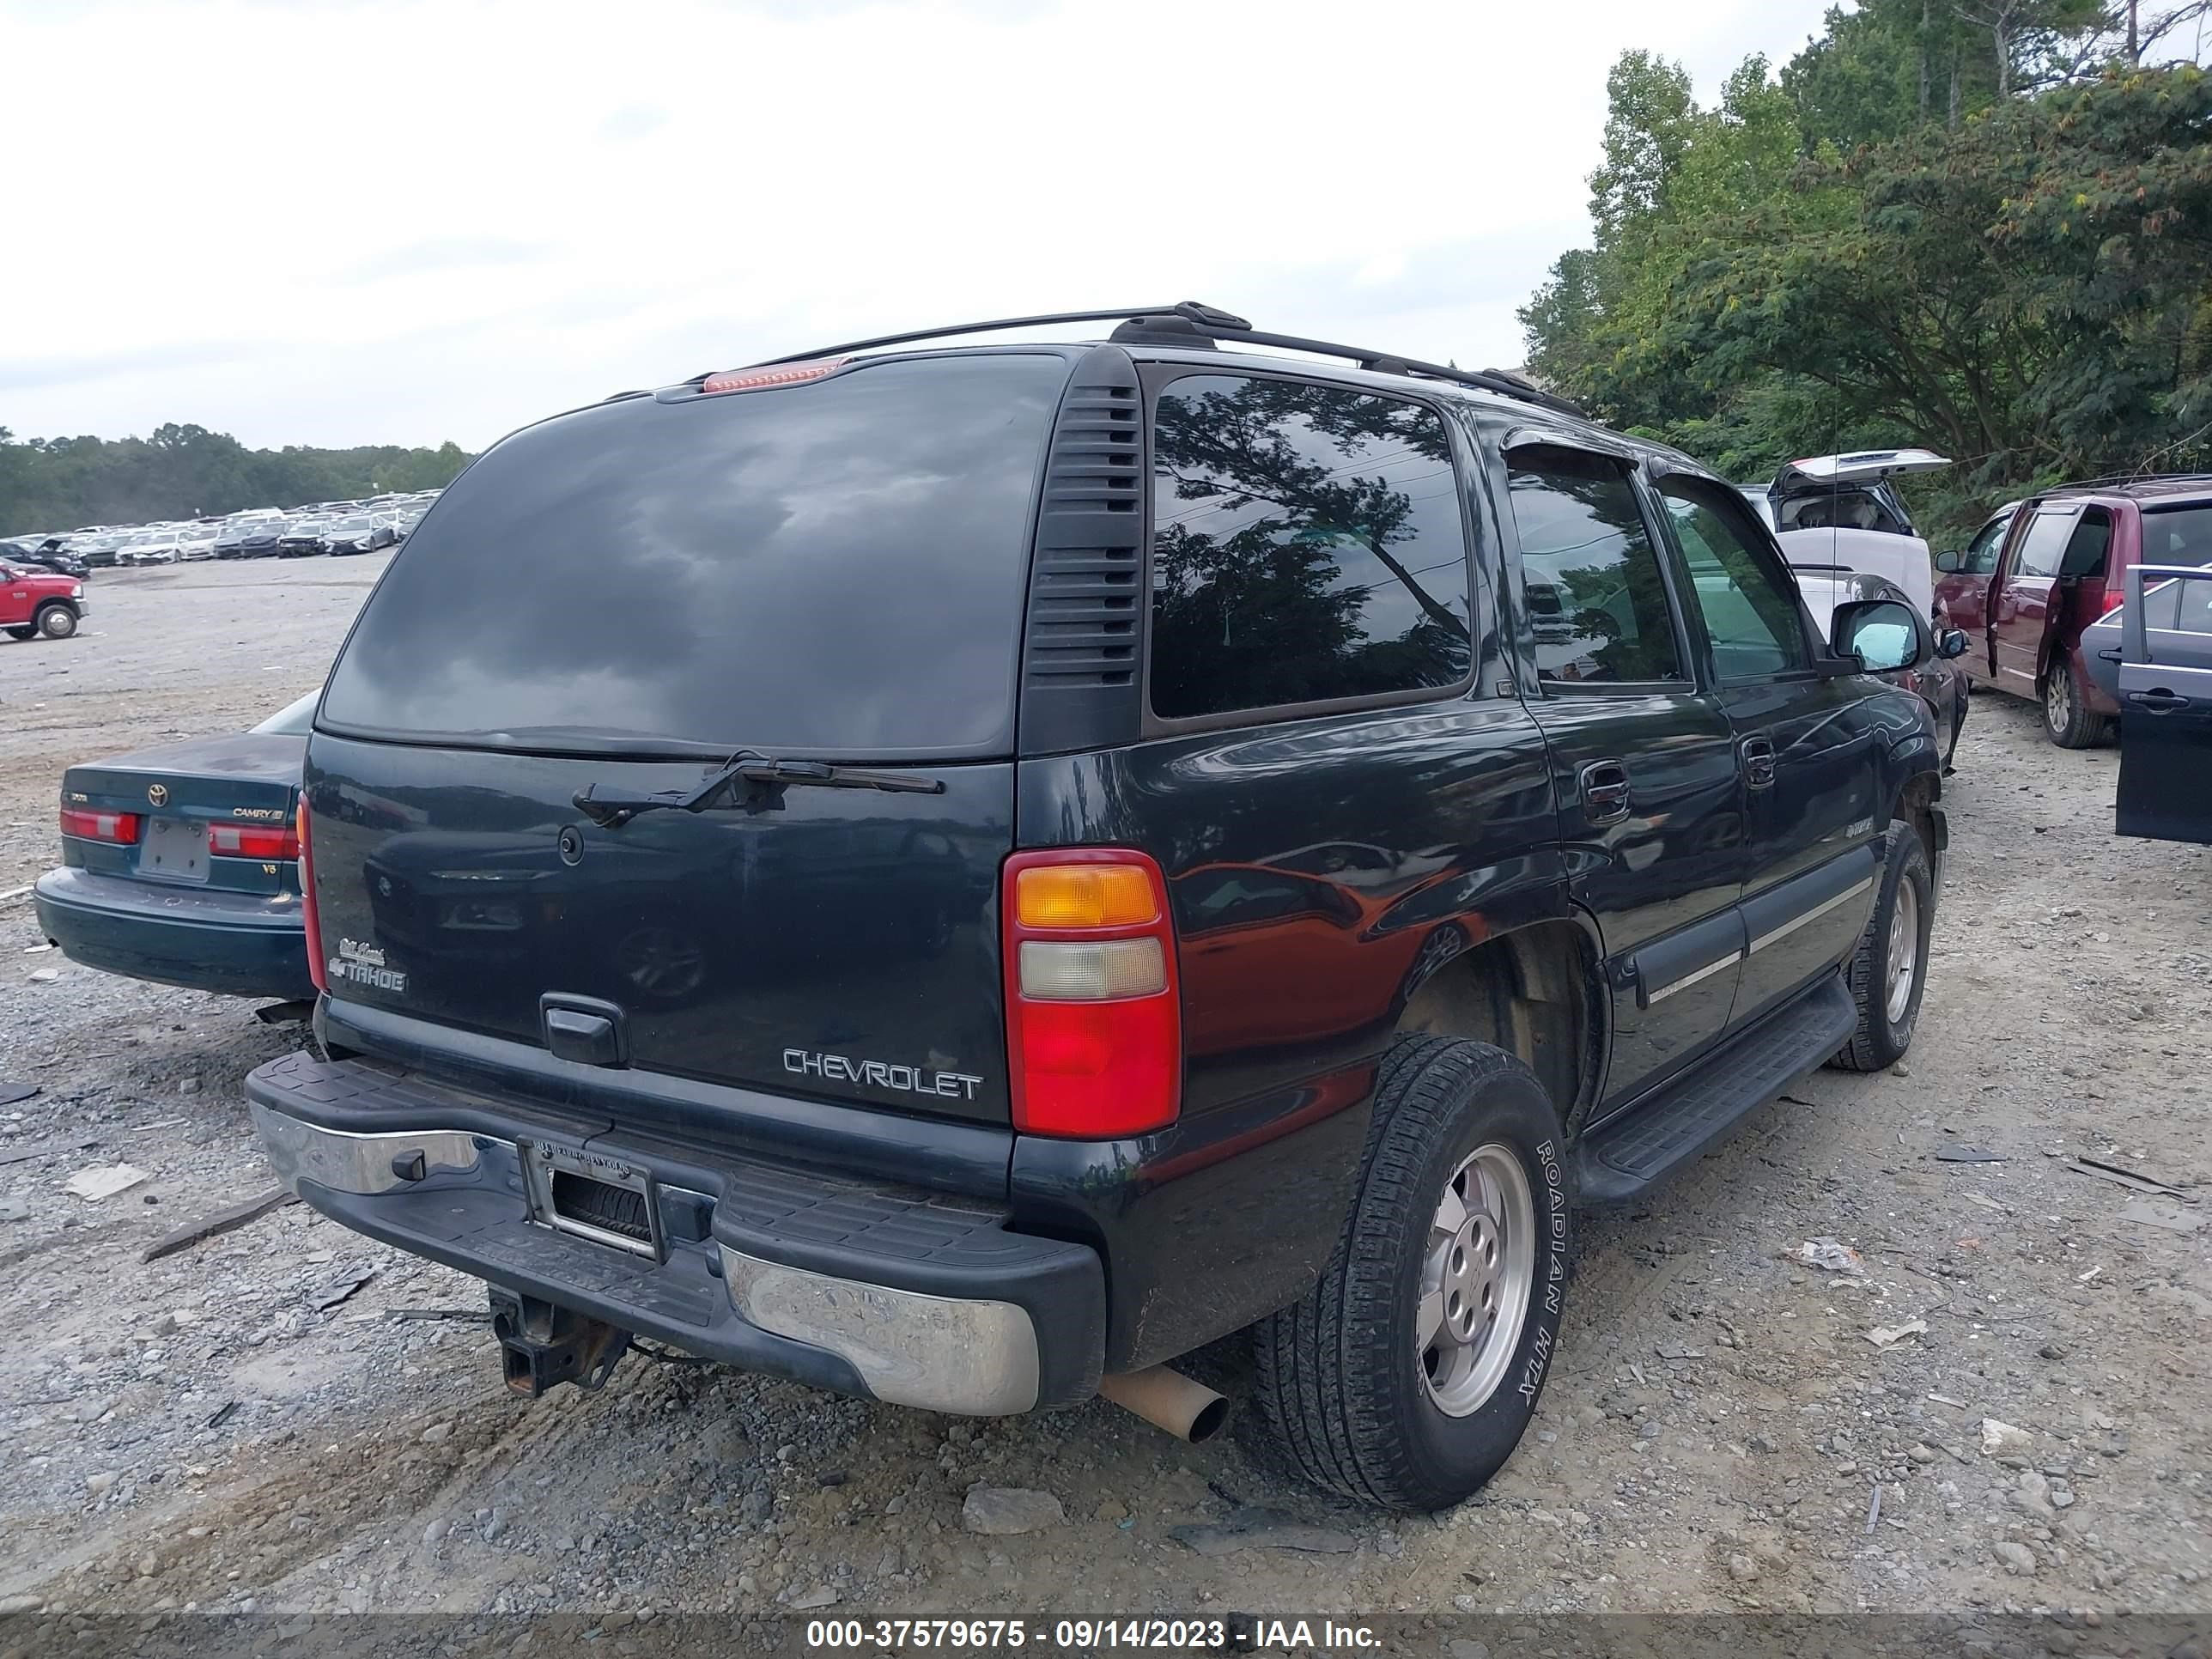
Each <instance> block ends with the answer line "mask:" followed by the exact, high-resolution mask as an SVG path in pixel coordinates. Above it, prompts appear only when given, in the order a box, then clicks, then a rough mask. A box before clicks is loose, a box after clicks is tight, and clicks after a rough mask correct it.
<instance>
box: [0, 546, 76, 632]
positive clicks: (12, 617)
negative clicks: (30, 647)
mask: <svg viewBox="0 0 2212 1659" xmlns="http://www.w3.org/2000/svg"><path fill="white" fill-rule="evenodd" d="M83 615H84V584H83V583H82V582H81V581H79V580H77V579H76V577H74V576H59V575H56V574H54V573H53V572H52V571H51V570H40V569H37V568H34V567H33V566H30V565H26V564H8V563H4V562H0V628H4V629H7V631H8V634H9V637H10V638H13V639H18V640H31V639H49V640H65V639H67V638H69V636H70V635H72V634H74V633H76V625H77V621H78V619H79V618H80V617H82V616H83Z"/></svg>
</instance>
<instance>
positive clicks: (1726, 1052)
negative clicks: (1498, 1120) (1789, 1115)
mask: <svg viewBox="0 0 2212 1659" xmlns="http://www.w3.org/2000/svg"><path fill="white" fill-rule="evenodd" d="M1858 1023H1859V1014H1858V1006H1857V1004H1855V1003H1854V1002H1853V1001H1852V1000H1851V994H1850V991H1849V990H1848V989H1847V988H1846V987H1844V977H1843V975H1842V974H1841V973H1832V974H1831V975H1828V977H1827V978H1826V980H1824V981H1822V982H1821V983H1820V985H1819V986H1817V987H1814V989H1813V990H1811V991H1809V992H1808V993H1807V994H1805V995H1803V996H1802V997H1800V998H1798V1000H1796V1001H1795V1002H1793V1003H1791V1004H1790V1005H1789V1006H1787V1007H1785V1008H1784V1009H1782V1010H1781V1011H1780V1012H1777V1013H1774V1014H1771V1015H1770V1016H1768V1017H1767V1018H1765V1019H1763V1020H1761V1021H1760V1022H1759V1024H1757V1025H1754V1026H1753V1027H1752V1028H1751V1029H1750V1030H1747V1031H1744V1032H1741V1033H1740V1034H1739V1035H1737V1036H1735V1037H1732V1038H1730V1039H1729V1041H1728V1042H1725V1043H1723V1045H1722V1046H1721V1047H1720V1048H1717V1049H1716V1050H1714V1051H1713V1053H1711V1054H1708V1055H1707V1056H1706V1057H1705V1059H1704V1060H1700V1061H1699V1063H1698V1065H1697V1066H1696V1068H1695V1069H1694V1070H1693V1071H1692V1072H1691V1073H1689V1074H1688V1075H1687V1076H1686V1077H1684V1078H1681V1079H1678V1080H1677V1081H1675V1082H1674V1083H1673V1084H1670V1085H1668V1086H1667V1087H1666V1088H1665V1089H1663V1090H1662V1091H1661V1092H1660V1093H1659V1094H1658V1095H1657V1096H1656V1097H1654V1098H1653V1099H1651V1100H1650V1101H1649V1102H1647V1103H1645V1104H1644V1105H1642V1106H1638V1107H1636V1108H1633V1109H1631V1110H1630V1111H1629V1112H1628V1113H1626V1115H1623V1116H1621V1117H1620V1118H1616V1119H1614V1120H1613V1121H1611V1122H1608V1123H1606V1124H1604V1125H1602V1126H1601V1127H1599V1128H1597V1129H1595V1130H1593V1131H1592V1132H1591V1133H1589V1134H1588V1135H1586V1136H1585V1137H1583V1142H1582V1145H1581V1146H1578V1147H1577V1149H1576V1151H1575V1174H1576V1178H1577V1191H1578V1194H1579V1195H1580V1197H1581V1200H1582V1201H1583V1203H1585V1204H1625V1203H1626V1202H1628V1201H1629V1200H1632V1199H1636V1198H1640V1197H1642V1196H1643V1195H1644V1194H1645V1193H1646V1192H1648V1191H1650V1189H1651V1188H1653V1187H1655V1186H1656V1185H1658V1183H1659V1182H1662V1181H1663V1180H1665V1179H1666V1178H1667V1177H1668V1176H1670V1175H1672V1174H1674V1171H1675V1170H1679V1169H1680V1168H1681V1167H1682V1165H1684V1164H1687V1163H1689V1162H1690V1161H1691V1160H1692V1159H1693V1158H1698V1157H1699V1156H1700V1155H1701V1154H1703V1153H1704V1152H1706V1151H1707V1150H1709V1149H1710V1148H1711V1147H1712V1146H1714V1145H1715V1144H1716V1143H1717V1142H1718V1141H1719V1140H1720V1139H1721V1138H1722V1137H1723V1135H1725V1134H1727V1133H1728V1132H1729V1130H1730V1129H1732V1128H1734V1127H1735V1126H1736V1125H1737V1124H1738V1123H1740V1122H1741V1121H1743V1120H1744V1119H1745V1118H1746V1117H1747V1116H1749V1115H1751V1114H1752V1113H1753V1112H1754V1111H1756V1110H1757V1109H1759V1107H1761V1106H1763V1105H1765V1103H1767V1102H1768V1101H1770V1100H1771V1099H1773V1098H1774V1097H1775V1096H1777V1095H1778V1094H1780V1093H1781V1092H1782V1091H1784V1090H1785V1089H1787V1088H1788V1087H1789V1086H1790V1085H1791V1084H1793V1083H1795V1082H1796V1081H1797V1080H1798V1079H1800V1078H1802V1077H1804V1076H1806V1075H1808V1073H1812V1072H1814V1071H1817V1070H1818V1069H1819V1068H1820V1066H1822V1065H1823V1064H1825V1063H1826V1060H1828V1057H1829V1056H1830V1055H1832V1054H1834V1053H1835V1052H1836V1051H1837V1050H1838V1049H1839V1048H1842V1047H1843V1046H1844V1044H1845V1043H1846V1042H1850V1040H1851V1033H1852V1032H1854V1031H1856V1030H1857V1029H1858Z"/></svg>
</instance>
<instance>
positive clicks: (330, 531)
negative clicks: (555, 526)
mask: <svg viewBox="0 0 2212 1659" xmlns="http://www.w3.org/2000/svg"><path fill="white" fill-rule="evenodd" d="M439 494H440V492H439V491H437V490H435V489H426V490H417V491H415V492H413V493H412V494H409V495H379V496H376V497H374V499H372V500H368V501H323V502H319V503H316V504H314V505H312V506H307V507H294V508H292V509H290V510H289V512H288V511H285V510H283V509H282V508H278V507H252V508H249V509H247V510H246V511H244V512H240V513H232V514H230V515H229V516H228V518H222V519H195V520H189V521H186V522H184V523H177V524H150V525H137V526H113V525H85V526H81V527H80V528H78V529H76V530H71V531H63V532H48V531H31V532H24V533H22V534H20V535H15V536H9V537H6V538H0V559H6V560H9V561H11V562H14V563H16V564H19V565H31V566H40V567H43V568H46V569H48V570H52V571H53V572H55V573H56V574H60V575H65V576H74V577H76V578H78V579H80V580H82V578H83V577H85V576H86V575H88V574H90V573H91V572H92V571H93V570H94V569H105V568H111V567H115V566H133V565H156V564H178V563H188V562H192V561H194V560H199V559H255V558H269V557H278V558H305V557H309V556H313V555H316V554H324V553H339V554H343V553H373V552H374V551H376V550H379V549H380V548H386V547H392V546H395V545H397V544H399V543H400V542H404V541H405V540H406V539H407V538H408V535H409V534H410V532H412V531H413V530H414V528H415V526H416V525H417V524H418V523H420V522H421V521H422V515H423V514H424V513H427V512H428V511H429V510H430V504H431V503H432V502H433V501H436V500H437V498H438V495H439Z"/></svg>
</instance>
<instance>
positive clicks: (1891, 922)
mask: <svg viewBox="0 0 2212 1659" xmlns="http://www.w3.org/2000/svg"><path fill="white" fill-rule="evenodd" d="M1935 924H1936V878H1935V877H1934V875H1933V873H1932V872H1930V871H1929V867H1928V849H1927V848H1926V847H1925V846H1924V845H1923V843H1922V842H1921V839H1920V832H1919V831H1918V830H1917V829H1914V828H1913V826H1912V825H1911V824H1910V823H1893V824H1891V825H1890V826H1889V845H1888V848H1887V851H1886V854H1885V855H1884V857H1883V859H1882V872H1881V890H1880V896H1879V897H1877V898H1876V900H1875V907H1874V915H1872V916H1870V917H1869V918H1868V919H1867V930H1866V932H1865V933H1864V934H1863V935H1862V936H1861V938H1860V939H1859V945H1858V949H1857V951H1854V952H1852V955H1851V962H1850V970H1849V973H1850V991H1851V1000H1852V1001H1853V1002H1855V1003H1857V1005H1858V1011H1859V1028H1858V1030H1857V1031H1855V1032H1853V1033H1852V1035H1851V1040H1850V1042H1848V1043H1846V1044H1844V1047H1843V1048H1841V1049H1839V1050H1838V1052H1837V1054H1836V1056H1835V1058H1834V1059H1833V1060H1830V1061H1829V1062H1828V1063H1829V1064H1830V1065H1832V1066H1836V1067H1838V1069H1840V1070H1843V1071H1846V1072H1878V1071H1880V1070H1881V1068H1882V1067H1883V1066H1893V1065H1895V1064H1896V1063H1897V1062H1898V1061H1899V1060H1901V1059H1903V1058H1904V1056H1905V1050H1906V1049H1907V1048H1911V1046H1912V1028H1913V1026H1914V1025H1915V1024H1917V1023H1918V1022H1919V1019H1920V1000H1921V997H1922V996H1923V994H1925V993H1926V991H1927V988H1928V939H1929V933H1930V932H1931V931H1932V930H1933V929H1934V927H1935Z"/></svg>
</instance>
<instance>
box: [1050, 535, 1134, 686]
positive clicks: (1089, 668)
mask: <svg viewBox="0 0 2212 1659" xmlns="http://www.w3.org/2000/svg"><path fill="white" fill-rule="evenodd" d="M1029 657H1030V684H1051V683H1052V682H1054V681H1066V680H1070V679H1073V680H1077V681H1079V682H1081V683H1082V684H1087V685H1127V684H1129V682H1130V679H1131V678H1132V676H1133V675H1134V674H1135V672H1136V670H1137V550H1136V549H1135V548H1134V547H1051V548H1039V549H1038V550H1037V559H1036V571H1035V573H1034V574H1032V575H1031V577H1030V653H1029Z"/></svg>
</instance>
